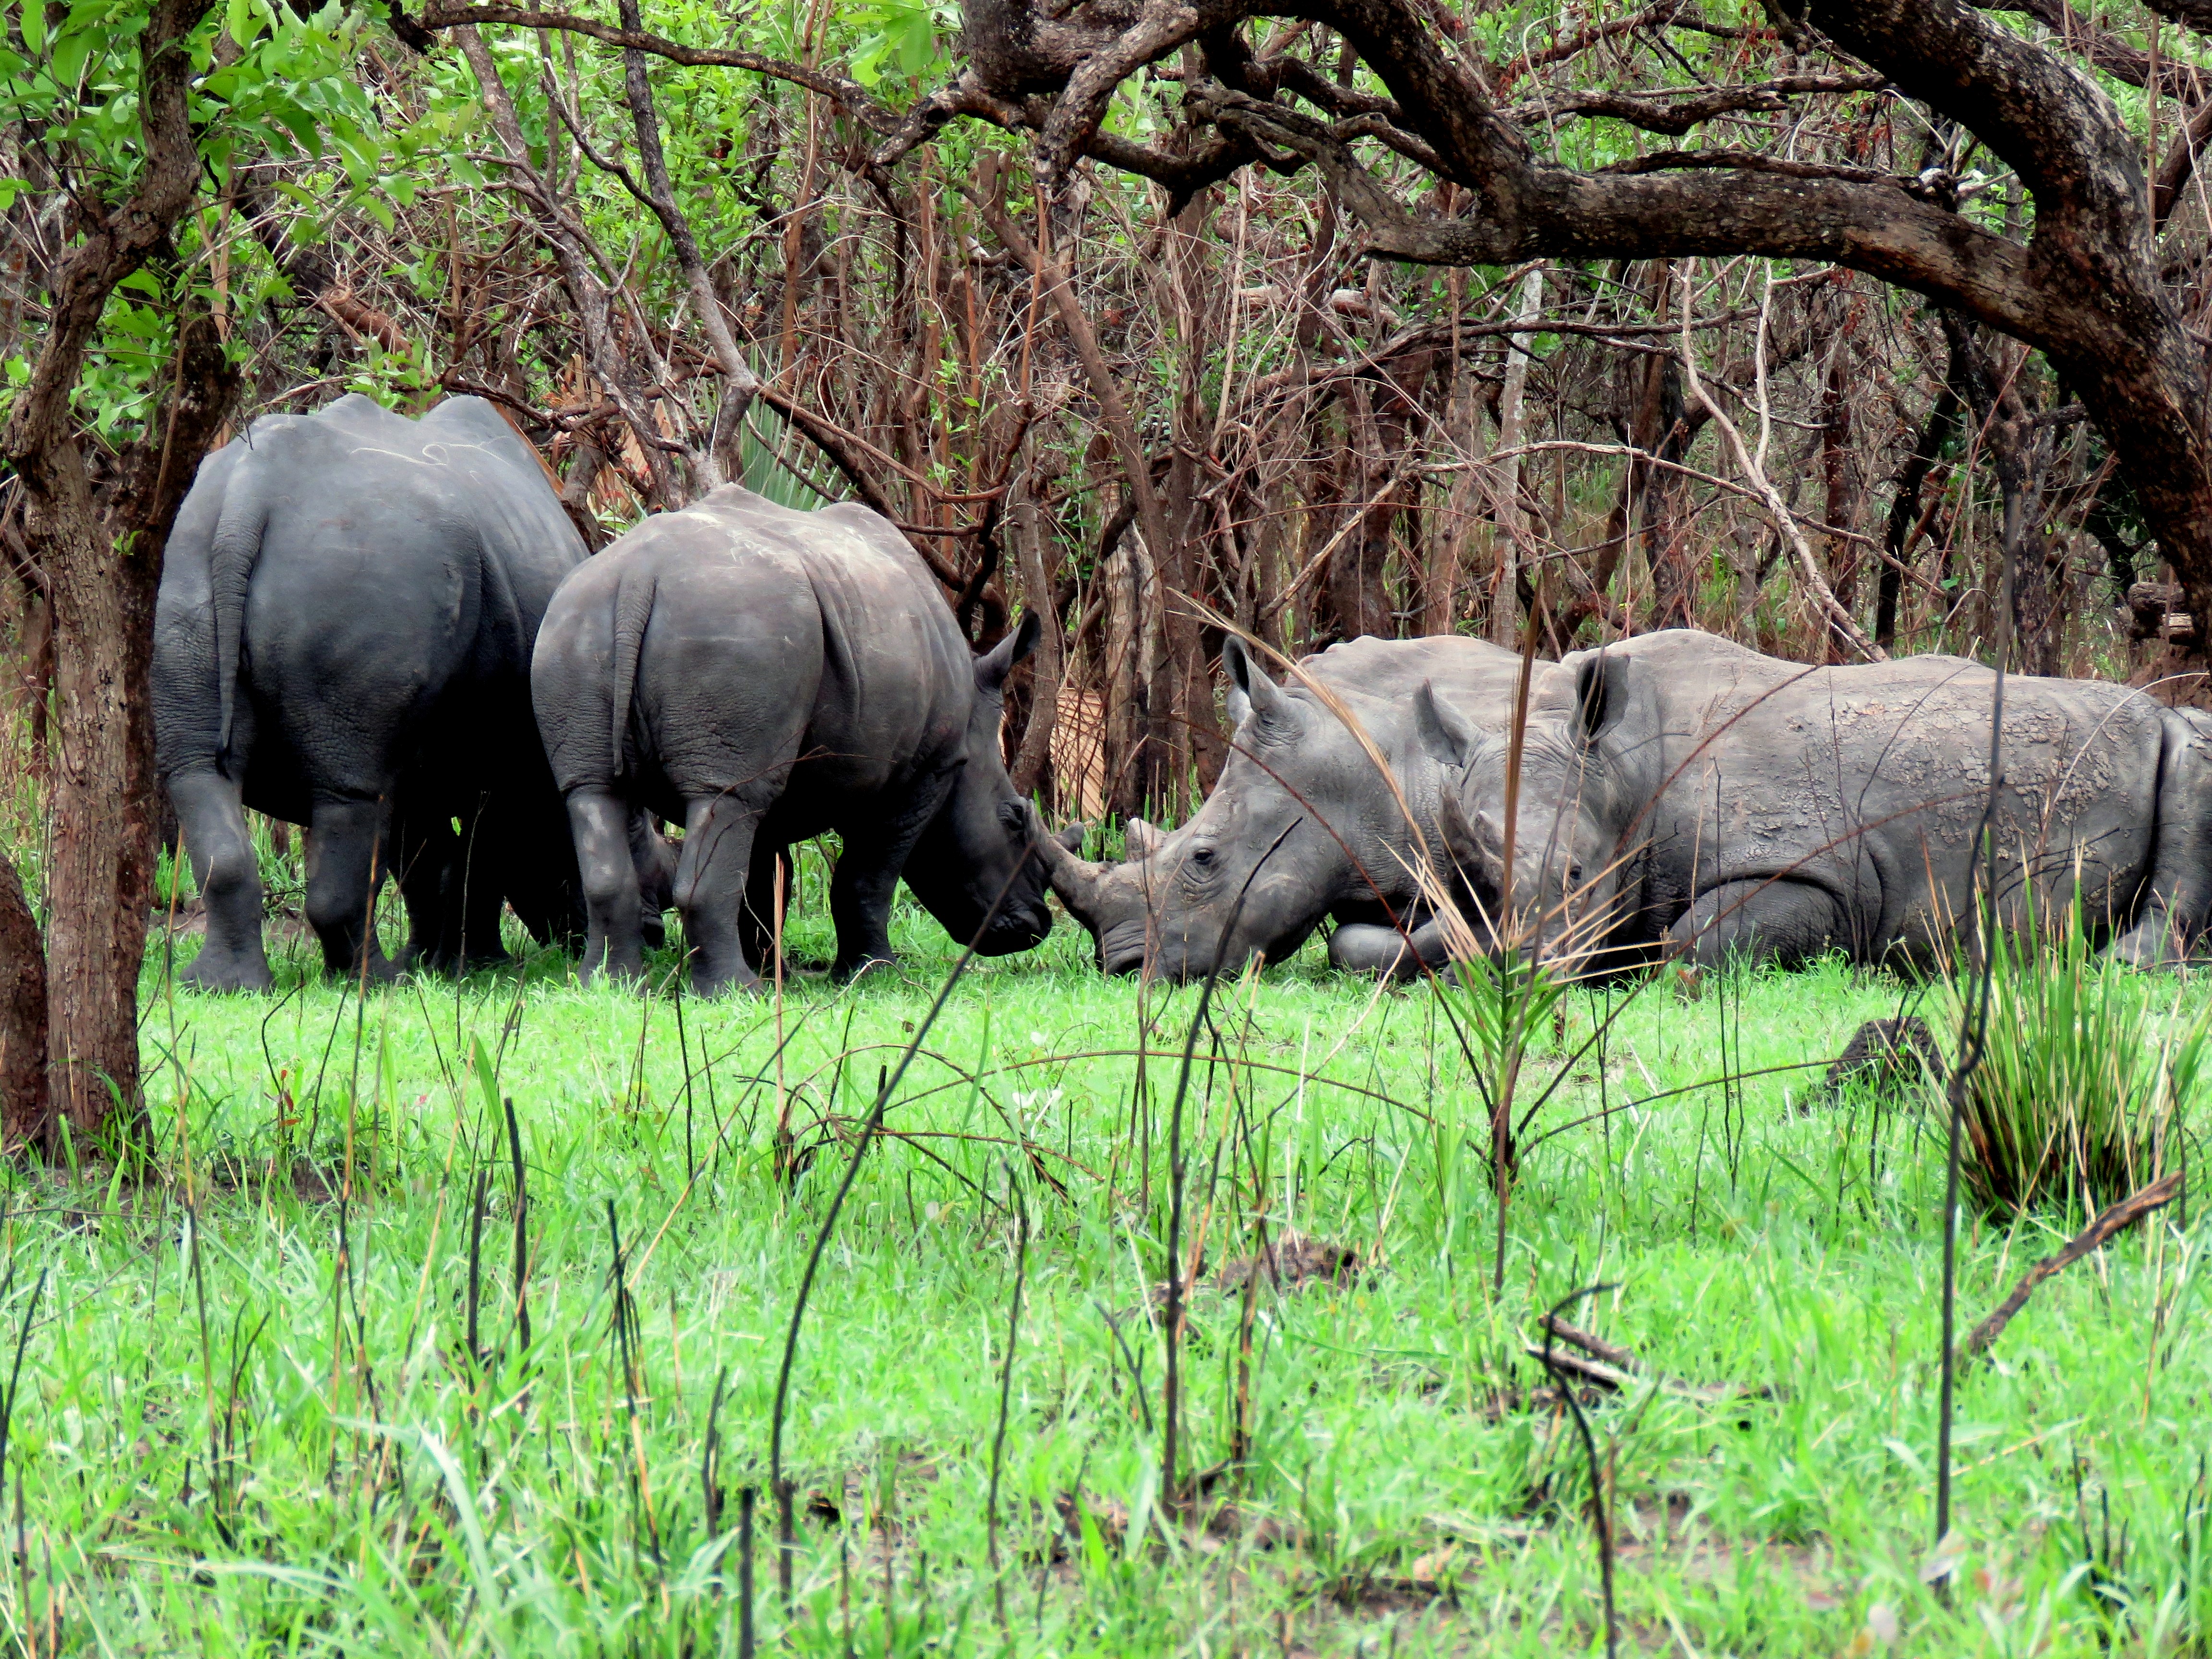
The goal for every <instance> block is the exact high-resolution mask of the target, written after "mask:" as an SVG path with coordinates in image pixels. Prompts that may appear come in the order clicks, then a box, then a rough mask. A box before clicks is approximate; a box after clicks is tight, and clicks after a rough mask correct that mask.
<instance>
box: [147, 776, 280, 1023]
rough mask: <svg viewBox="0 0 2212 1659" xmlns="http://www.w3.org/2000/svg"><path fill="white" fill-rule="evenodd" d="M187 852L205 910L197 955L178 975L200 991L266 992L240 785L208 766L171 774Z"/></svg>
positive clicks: (255, 872) (255, 864) (254, 872)
mask: <svg viewBox="0 0 2212 1659" xmlns="http://www.w3.org/2000/svg"><path fill="white" fill-rule="evenodd" d="M169 799H171V800H172V801H173V802H174V803H175V805H176V809H177V824H178V828H179V831H180V833H181V834H182V835H183V836H184V842H185V857H186V858H188V859H190V860H191V866H192V880H193V882H194V883H195V884H197V886H198V888H199V890H200V898H201V902H202V903H203V905H204V908H205V909H206V911H207V938H206V939H205V941H204V943H203V944H202V945H200V953H199V954H198V955H197V956H196V957H193V958H192V959H191V963H190V964H189V965H187V966H186V967H185V969H184V970H183V971H182V972H181V973H179V975H177V978H178V980H179V982H180V983H182V984H185V985H192V986H197V987H199V988H200V989H201V990H204V991H265V990H267V989H268V988H269V987H270V985H271V984H273V983H274V982H275V981H273V980H272V979H271V978H270V973H269V956H268V952H267V951H266V950H265V949H264V947H263V945H262V942H261V867H260V864H259V861H258V860H256V859H255V857H254V855H253V840H252V836H250V835H248V834H247V833H246V808H245V805H244V804H243V803H242V802H241V801H240V799H239V788H238V786H237V785H236V784H235V783H233V782H232V781H230V780H229V779H228V778H226V777H224V776H223V775H222V774H221V773H219V772H216V771H214V770H212V769H210V770H207V771H198V772H192V773H189V774H186V775H182V776H179V777H173V778H171V779H170V780H169Z"/></svg>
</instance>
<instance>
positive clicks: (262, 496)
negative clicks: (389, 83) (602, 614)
mask: <svg viewBox="0 0 2212 1659" xmlns="http://www.w3.org/2000/svg"><path fill="white" fill-rule="evenodd" d="M583 559H584V544H583V543H582V541H581V540H580V538H578V536H577V534H576V532H575V529H574V526H572V525H571V524H570V523H569V522H568V514H567V513H563V512H562V509H561V503H560V501H559V499H558V498H557V497H556V495H554V493H553V489H552V487H551V485H550V484H549V483H547V481H546V477H545V472H544V468H543V467H541V466H540V465H538V459H537V457H536V456H534V455H532V453H531V452H530V450H529V448H528V447H527V446H526V445H525V444H524V443H523V441H521V439H520V438H519V437H517V436H516V435H515V432H514V429H513V428H512V427H510V426H509V425H507V422H506V421H505V420H504V419H503V418H501V416H500V414H499V413H498V411H497V410H495V409H493V408H492V406H491V405H490V404H487V403H484V402H483V401H482V400H481V399H478V398H448V399H447V400H446V401H445V402H444V403H442V404H439V405H438V406H437V407H436V408H435V409H434V410H431V411H430V412H429V413H428V414H427V415H425V416H422V419H420V420H408V419H406V418H405V417H404V416H398V415H393V414H391V413H389V412H388V411H386V410H384V409H382V408H380V407H379V406H378V405H377V404H374V403H372V402H371V401H370V400H369V399H368V398H362V397H347V398H339V399H338V400H337V402H336V403H333V404H331V405H329V406H328V407H327V408H325V409H323V410H319V411H318V412H317V413H315V414H313V415H306V416H264V417H263V418H261V419H260V420H258V421H256V422H254V423H253V425H252V428H250V429H249V430H248V431H247V433H246V435H245V436H243V437H241V438H239V439H237V440H235V441H233V442H231V443H228V444H226V445H225V446H224V447H222V448H221V449H219V450H217V451H216V453H214V454H213V455H210V457H208V459H206V460H205V461H204V463H202V465H201V467H200V470H199V474H198V477H197V478H195V479H194V481H193V483H192V488H191V493H190V494H189V495H186V497H185V504H184V506H183V507H182V508H181V509H180V510H179V513H178V515H177V525H176V530H175V532H174V533H173V535H172V537H171V538H170V541H169V548H168V556H167V562H166V563H165V565H164V567H163V569H162V574H161V592H160V594H159V596H158V598H157V599H156V600H155V613H154V655H153V709H154V733H155V751H156V755H157V761H158V767H159V770H160V773H161V780H162V781H163V783H164V784H165V785H166V786H167V789H168V793H169V796H170V799H172V800H173V802H174V803H175V806H176V811H177V817H178V821H179V826H180V828H181V829H182V832H183V839H184V845H185V853H186V854H187V855H188V856H189V857H190V859H191V866H192V875H193V878H194V879H195V880H196V881H197V883H198V884H199V889H200V892H201V894H202V896H204V900H205V903H206V909H207V937H206V940H205V942H204V944H203V945H202V946H201V948H200V951H199V954H198V955H197V957H194V958H193V960H192V961H191V963H190V964H188V965H187V966H186V967H185V969H184V970H183V972H182V973H181V974H180V975H179V978H180V979H181V980H182V981H184V982H185V983H187V984H193V985H198V986H202V987H207V988H210V989H220V990H238V989H266V988H267V987H268V986H269V984H270V974H269V958H268V956H267V954H266V952H265V951H264V946H263V944H262V938H261V880H260V875H259V872H258V867H257V866H256V862H255V859H254V852H253V844H252V841H251V840H250V839H249V838H248V836H247V833H246V816H245V811H244V809H245V808H246V807H248V806H251V807H252V808H253V809H255V810H256V811H262V812H266V813H268V814H270V816H271V817H278V818H284V819H289V821H291V822H292V823H303V824H306V825H307V826H308V829H309V830H310V831H311V835H312V839H311V841H310V842H309V854H308V868H307V920H308V921H309V922H310V923H311V924H312V925H313V927H314V930H315V933H316V935H317V937H318V938H319V939H320V940H321V943H322V947H323V960H324V963H325V967H326V968H327V969H328V970H329V971H331V973H334V974H343V975H354V974H356V973H366V974H367V975H369V976H370V977H372V978H377V979H383V978H387V977H389V976H391V975H393V974H394V973H396V972H398V969H399V967H400V965H401V964H398V963H391V962H387V961H386V959H385V957H384V955H383V952H382V951H381V950H380V949H379V948H378V946H377V944H376V940H375V937H374V934H373V933H370V932H369V930H368V927H366V926H365V923H366V919H367V916H368V906H369V900H370V897H371V896H372V894H373V893H374V891H375V889H376V887H377V886H378V885H379V884H380V883H381V881H382V879H383V877H384V875H385V873H386V872H387V871H393V872H397V874H398V878H399V887H400V892H401V895H402V896H403V897H404V899H405V901H406V904H407V913H408V918H409V921H410V943H409V946H408V959H409V960H419V961H422V962H424V963H428V964H429V965H433V966H438V967H446V968H459V967H464V966H467V965H470V964H471V963H480V962H483V961H486V960H502V959H504V957H505V952H504V951H503V950H502V949H501V945H500V938H499V922H500V907H501V901H502V899H505V900H507V901H508V902H512V903H513V905H514V907H515V911H516V914H517V915H520V916H521V918H522V919H523V921H525V922H526V923H527V924H528V925H529V927H530V928H531V930H532V933H535V934H536V935H537V936H538V939H540V940H541V941H550V940H552V939H557V938H564V937H566V936H567V935H568V933H571V932H572V931H573V930H574V929H575V928H576V927H577V926H578V925H579V924H580V921H581V920H582V918H581V915H580V913H579V905H578V902H577V892H576V867H575V858H574V852H573V851H572V849H571V847H570V843H569V840H568V833H567V824H566V823H565V821H564V819H563V817H562V810H561V798H560V796H559V794H558V793H556V791H555V790H554V787H553V778H552V775H551V773H550V772H549V771H548V770H547V769H546V765H545V756H544V750H542V749H541V748H540V746H539V744H538V729H537V726H536V724H535V723H534V722H533V720H532V718H531V711H530V680H529V673H530V651H531V647H532V643H533V642H534V641H535V640H536V638H537V634H538V619H539V617H542V616H543V615H544V611H545V605H546V602H547V601H548V600H550V599H551V598H552V596H553V590H554V589H555V588H556V586H559V584H560V581H561V579H562V577H563V576H565V575H567V574H568V572H569V571H570V570H571V569H572V568H574V567H575V566H576V565H578V564H580V563H581V562H582V561H583ZM456 824H458V825H459V827H460V829H461V831H462V832H463V833H461V834H459V835H457V834H456V832H455V826H456ZM636 828H637V829H639V832H640V841H639V856H640V858H641V859H642V860H645V861H646V862H647V864H648V865H649V864H650V863H651V860H652V859H653V856H655V848H654V846H653V842H655V841H656V840H657V838H655V837H653V836H651V833H650V831H649V830H646V829H644V828H643V826H636Z"/></svg>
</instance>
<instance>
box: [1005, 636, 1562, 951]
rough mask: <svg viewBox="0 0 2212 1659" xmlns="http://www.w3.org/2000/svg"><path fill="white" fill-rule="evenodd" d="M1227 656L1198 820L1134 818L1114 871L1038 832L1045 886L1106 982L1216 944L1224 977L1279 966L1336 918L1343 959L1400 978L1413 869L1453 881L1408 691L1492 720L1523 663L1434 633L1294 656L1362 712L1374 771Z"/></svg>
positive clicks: (1436, 781) (1330, 724) (1419, 886)
mask: <svg viewBox="0 0 2212 1659" xmlns="http://www.w3.org/2000/svg"><path fill="white" fill-rule="evenodd" d="M1222 665H1223V667H1224V669H1225V671H1226V674H1227V678H1228V681H1229V690H1228V697H1227V712H1228V715H1229V720H1230V722H1231V726H1233V728H1234V732H1233V735H1232V737H1231V754H1230V758H1229V762H1228V764H1227V765H1225V767H1223V768H1222V771H1221V777H1220V781H1218V783H1217V784H1216V785H1215V787H1214V789H1213V792H1212V794H1210V795H1209V796H1207V797H1206V802H1205V805H1203V806H1202V807H1200V810H1199V811H1198V813H1197V815H1196V816H1195V817H1193V818H1192V819H1191V820H1190V822H1189V823H1187V824H1185V825H1183V826H1182V828H1181V829H1177V830H1176V831H1174V832H1173V833H1172V834H1163V833H1162V832H1160V831H1158V830H1156V829H1153V828H1152V826H1151V825H1149V824H1146V823H1144V822H1143V821H1142V820H1141V819H1136V820H1132V821H1131V823H1130V832H1131V833H1130V839H1129V844H1130V846H1131V847H1132V848H1133V850H1134V851H1136V852H1137V854H1139V856H1137V857H1135V858H1133V859H1132V860H1128V861H1127V862H1124V863H1121V864H1119V865H1103V864H1094V863H1091V862H1089V861H1087V860H1083V859H1080V858H1079V857H1077V856H1076V855H1075V854H1074V853H1073V850H1072V849H1071V848H1067V847H1066V846H1064V845H1062V844H1061V843H1060V842H1058V841H1054V840H1052V839H1049V838H1041V839H1040V840H1039V842H1038V843H1037V846H1038V850H1039V853H1040V854H1041V856H1042V858H1043V859H1044V860H1045V861H1046V864H1047V866H1048V869H1049V870H1050V872H1051V878H1052V886H1053V890H1054V892H1056V893H1058V894H1059V896H1060V902H1062V903H1063V904H1065V905H1066V907H1067V910H1068V914H1069V915H1073V917H1075V918H1076V920H1077V921H1080V922H1081V923H1082V924H1083V925H1084V926H1085V927H1087V928H1089V929H1090V930H1091V935H1092V937H1093V939H1095V940H1096V942H1097V956H1098V963H1099V966H1100V967H1101V968H1102V969H1104V970H1105V971H1106V972H1108V973H1109V974H1118V973H1129V972H1134V971H1136V970H1138V969H1144V970H1145V971H1146V972H1148V973H1152V974H1154V975H1159V976H1162V977H1164V978H1168V979H1176V980H1180V979H1190V978H1196V977H1199V976H1201V975H1205V974H1206V973H1207V972H1208V971H1209V970H1211V969H1213V967H1214V966H1215V959H1216V956H1217V953H1218V956H1219V958H1220V966H1221V967H1222V968H1223V969H1225V970H1234V969H1237V967H1238V966H1240V965H1241V964H1242V963H1244V962H1246V961H1248V960H1249V959H1250V958H1251V957H1255V956H1256V957H1262V958H1264V959H1265V960H1267V961H1269V962H1280V961H1282V960H1284V959H1285V958H1286V957H1289V956H1290V955H1291V953H1293V952H1294V951H1297V948H1298V947H1299V945H1302V944H1303V943H1304V941H1305V939H1307V937H1308V936H1309V935H1310V934H1311V933H1312V932H1313V931H1314V929H1315V928H1316V927H1318V926H1320V925H1321V923H1322V921H1323V920H1325V919H1332V918H1333V919H1334V921H1336V922H1337V923H1338V924H1339V927H1338V929H1337V931H1336V933H1334V936H1333V937H1332V939H1331V940H1330V959H1331V961H1332V962H1334V963H1335V964H1336V965H1337V966H1339V967H1341V968H1348V969H1383V970H1385V971H1392V970H1399V971H1402V969H1404V967H1405V966H1406V965H1407V961H1408V958H1407V957H1406V956H1405V955H1404V953H1403V945H1402V934H1403V933H1404V932H1405V931H1406V930H1407V929H1410V928H1413V927H1418V926H1419V925H1420V924H1421V923H1422V922H1423V921H1425V917H1426V912H1427V910H1428V907H1429V904H1430V902H1431V891H1432V890H1433V887H1432V884H1431V885H1427V886H1425V884H1424V880H1423V877H1422V875H1421V873H1419V872H1421V871H1422V869H1423V866H1427V869H1428V870H1429V871H1430V872H1432V874H1433V877H1434V878H1435V879H1438V880H1445V881H1449V879H1450V874H1449V871H1448V869H1447V868H1446V867H1445V866H1444V865H1443V843H1442V842H1441V841H1440V840H1439V839H1438V836H1437V824H1436V813H1437V805H1438V804H1439V802H1440V801H1441V799H1442V798H1443V784H1444V771H1443V767H1442V766H1440V765H1439V764H1438V763H1437V760H1436V759H1435V757H1434V754H1433V752H1432V750H1433V747H1434V745H1433V744H1425V743H1424V742H1422V741H1421V739H1420V738H1419V733H1418V732H1417V731H1416V730H1415V693H1416V692H1417V691H1418V690H1419V689H1420V687H1421V686H1422V685H1423V684H1433V685H1436V686H1438V687H1445V688H1449V692H1450V694H1451V695H1452V696H1455V698H1456V699H1457V707H1459V708H1462V709H1463V710H1468V711H1473V712H1474V715H1475V717H1476V718H1486V719H1494V720H1498V721H1500V722H1503V721H1504V720H1506V719H1507V718H1508V716H1509V715H1510V710H1511V708H1512V703H1513V697H1514V693H1515V689H1516V684H1517V683H1518V680H1519V677H1520V674H1521V671H1522V659H1521V658H1520V657H1519V656H1518V655H1517V654H1516V653H1513V652H1510V651H1507V650H1504V649H1503V648H1501V647H1497V646H1493V645H1491V644H1488V643H1486V642H1485V641H1480V640H1468V639H1461V638H1457V637H1454V636H1449V635H1444V636H1438V637H1434V638H1429V639H1419V640H1382V639H1376V638H1372V637H1368V638H1362V639H1357V640H1352V641H1347V642H1346V643H1344V644H1340V645H1334V646H1331V647H1329V648H1328V650H1326V651H1323V652H1321V653H1317V654H1316V655H1314V656H1310V657H1307V658H1306V659H1304V660H1303V661H1302V662H1301V663H1300V664H1299V665H1298V666H1299V670H1300V673H1301V675H1302V676H1303V677H1304V679H1307V680H1310V681H1311V682H1313V684H1314V685H1317V686H1319V687H1321V688H1322V690H1325V691H1326V692H1327V693H1328V695H1329V696H1333V697H1334V698H1335V699H1336V700H1338V701H1339V702H1340V703H1341V705H1342V706H1343V708H1345V709H1346V710H1347V711H1348V712H1349V713H1350V714H1352V717H1353V718H1354V719H1355V720H1357V721H1358V724H1359V726H1360V727H1361V729H1362V730H1363V731H1364V732H1365V733H1366V735H1367V737H1368V738H1370V740H1371V741H1372V743H1373V744H1374V745H1375V748H1376V751H1377V753H1378V754H1379V756H1380V757H1381V760H1382V763H1383V769H1377V766H1376V759H1375V758H1374V757H1371V756H1370V753H1369V751H1368V750H1367V749H1366V748H1365V747H1364V745H1363V744H1361V743H1360V741H1359V739H1358V737H1356V736H1355V735H1354V734H1353V732H1352V730H1351V728H1350V727H1348V726H1346V724H1345V722H1344V721H1343V720H1341V719H1340V718H1339V716H1338V714H1336V713H1335V712H1334V710H1333V709H1332V708H1330V707H1329V706H1328V701H1327V700H1326V699H1325V698H1324V697H1323V696H1322V695H1320V693H1318V692H1316V690H1314V689H1312V687H1311V686H1309V685H1308V684H1304V683H1302V681H1298V680H1294V682H1293V683H1292V684H1289V685H1279V684H1276V683H1275V681H1273V679H1271V678H1268V676H1267V672H1266V671H1264V670H1263V669H1261V666H1260V665H1259V664H1258V663H1256V662H1255V661H1254V660H1253V659H1252V656H1251V654H1250V653H1249V652H1248V651H1247V650H1246V649H1245V647H1244V646H1243V644H1242V642H1241V641H1238V640H1237V639H1236V638H1235V637H1233V636H1232V637H1231V638H1230V639H1229V640H1228V641H1226V642H1225V645H1224V646H1223V648H1222ZM1385 771H1387V774H1388V775H1387V776H1386V775H1384V774H1385ZM1401 803H1402V804H1401ZM1409 814H1410V823H1409ZM1240 903H1241V905H1242V909H1241V910H1240V909H1239V908H1238V907H1239V905H1240ZM1232 919H1233V920H1234V923H1235V925H1234V927H1231V921H1232Z"/></svg>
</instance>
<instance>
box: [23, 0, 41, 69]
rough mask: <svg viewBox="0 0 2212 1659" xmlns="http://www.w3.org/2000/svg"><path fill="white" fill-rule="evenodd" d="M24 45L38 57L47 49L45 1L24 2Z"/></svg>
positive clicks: (31, 0) (32, 0)
mask: <svg viewBox="0 0 2212 1659" xmlns="http://www.w3.org/2000/svg"><path fill="white" fill-rule="evenodd" d="M23 44H24V45H25V46H27V47H29V48H30V50H31V55H32V56H33V57H34V58H35V57H37V56H39V55H40V53H42V52H45V51H46V5H45V3H44V0H23Z"/></svg>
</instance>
